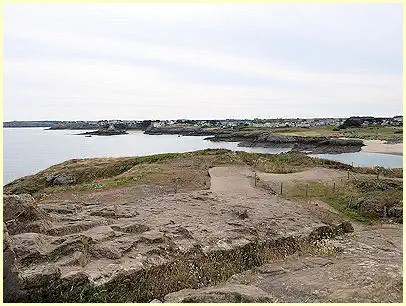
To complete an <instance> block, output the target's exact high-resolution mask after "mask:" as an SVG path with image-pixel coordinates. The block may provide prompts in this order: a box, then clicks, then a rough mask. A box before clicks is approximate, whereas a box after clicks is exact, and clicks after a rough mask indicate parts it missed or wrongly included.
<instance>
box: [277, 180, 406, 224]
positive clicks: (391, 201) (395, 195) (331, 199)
mask: <svg viewBox="0 0 406 306" xmlns="http://www.w3.org/2000/svg"><path fill="white" fill-rule="evenodd" d="M306 185H308V196H306ZM285 196H289V197H292V198H296V199H301V200H305V199H306V200H307V199H319V200H322V201H324V202H326V203H328V204H329V205H331V206H332V207H333V208H335V209H336V210H338V211H339V212H341V213H343V214H344V215H345V216H347V217H349V218H350V219H352V220H354V221H359V222H367V223H371V222H373V221H374V220H377V219H378V218H380V217H382V216H383V214H384V207H386V209H387V211H389V210H390V209H391V208H392V207H402V197H403V188H402V182H399V181H393V180H388V179H386V180H373V179H369V180H366V179H363V180H349V181H344V182H340V183H336V186H335V189H333V183H329V184H323V183H320V182H307V183H301V184H297V185H295V186H293V187H291V188H290V189H289V190H287V191H286V192H285Z"/></svg>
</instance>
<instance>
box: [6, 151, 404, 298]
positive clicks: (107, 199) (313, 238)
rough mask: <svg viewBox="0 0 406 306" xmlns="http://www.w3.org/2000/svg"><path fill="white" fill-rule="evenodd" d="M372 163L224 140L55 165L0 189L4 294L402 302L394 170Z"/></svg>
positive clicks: (398, 182) (398, 179) (397, 174)
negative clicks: (254, 148)
mask: <svg viewBox="0 0 406 306" xmlns="http://www.w3.org/2000/svg"><path fill="white" fill-rule="evenodd" d="M377 171H378V169H374V168H360V167H351V166H349V165H345V164H342V163H339V162H334V161H323V160H321V159H317V158H311V157H309V156H306V155H304V154H302V153H299V152H290V153H283V154H274V155H269V154H254V153H246V152H232V151H228V150H203V151H196V152H190V153H173V154H160V155H153V156H143V157H126V158H91V159H74V160H69V161H66V162H64V163H61V164H58V165H54V166H52V167H50V168H48V169H45V170H43V171H41V172H39V173H37V174H34V175H30V176H26V177H23V178H20V179H17V180H15V181H14V182H11V183H10V184H7V185H6V186H4V188H3V192H4V202H3V215H4V224H3V233H4V243H3V251H4V275H3V280H4V297H5V302H151V301H152V302H160V301H162V302H303V301H309V302H401V301H402V283H403V281H402V225H401V224H400V223H401V222H402V216H403V213H402V169H390V170H389V169H380V170H379V171H380V177H379V180H377V179H376V176H377V175H376V174H377ZM333 183H334V189H333ZM282 186H283V189H282ZM325 275H328V278H325V277H324V276H325ZM366 279H367V280H368V281H367V282H366V281H365V280H366Z"/></svg>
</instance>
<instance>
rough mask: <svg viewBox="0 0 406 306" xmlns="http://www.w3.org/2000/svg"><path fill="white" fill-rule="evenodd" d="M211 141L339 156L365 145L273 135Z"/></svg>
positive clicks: (223, 137) (235, 135) (232, 135)
mask: <svg viewBox="0 0 406 306" xmlns="http://www.w3.org/2000/svg"><path fill="white" fill-rule="evenodd" d="M206 139H207V140H210V141H233V142H239V146H241V147H279V148H290V149H291V150H292V151H299V152H305V153H313V154H325V153H330V154H339V153H350V152H359V151H361V148H362V146H364V143H363V141H362V140H356V139H339V138H331V137H303V136H284V135H276V134H272V133H255V132H252V133H246V134H243V133H228V134H226V133H224V134H218V135H215V136H213V137H208V138H206Z"/></svg>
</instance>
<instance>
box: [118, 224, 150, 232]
mask: <svg viewBox="0 0 406 306" xmlns="http://www.w3.org/2000/svg"><path fill="white" fill-rule="evenodd" d="M111 228H112V229H113V230H115V231H119V232H124V233H134V234H140V233H143V232H146V231H149V230H150V228H149V227H148V226H146V225H144V224H139V223H129V224H118V225H112V226H111Z"/></svg>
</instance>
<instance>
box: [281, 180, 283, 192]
mask: <svg viewBox="0 0 406 306" xmlns="http://www.w3.org/2000/svg"><path fill="white" fill-rule="evenodd" d="M282 193H283V182H281V195H282Z"/></svg>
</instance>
